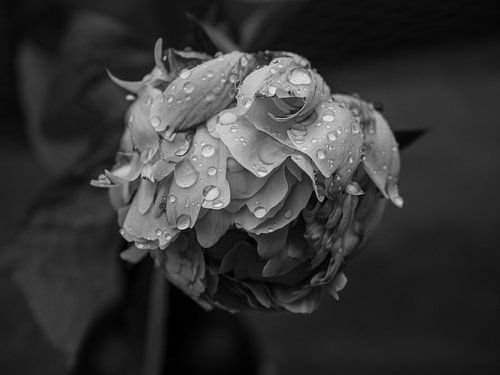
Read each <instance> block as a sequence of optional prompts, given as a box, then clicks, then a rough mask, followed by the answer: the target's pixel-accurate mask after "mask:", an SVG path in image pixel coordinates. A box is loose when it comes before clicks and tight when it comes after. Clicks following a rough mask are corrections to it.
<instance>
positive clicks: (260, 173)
mask: <svg viewBox="0 0 500 375" xmlns="http://www.w3.org/2000/svg"><path fill="white" fill-rule="evenodd" d="M266 175H267V169H266V168H264V167H260V168H259V169H257V176H259V177H265V176H266Z"/></svg>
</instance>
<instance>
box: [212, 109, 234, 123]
mask: <svg viewBox="0 0 500 375" xmlns="http://www.w3.org/2000/svg"><path fill="white" fill-rule="evenodd" d="M236 120H237V117H236V115H235V114H234V113H232V112H229V111H227V112H222V113H221V114H220V115H219V117H218V118H217V121H218V123H219V124H221V125H231V124H234V123H235V122H236Z"/></svg>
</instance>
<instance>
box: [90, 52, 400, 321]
mask: <svg viewBox="0 0 500 375" xmlns="http://www.w3.org/2000/svg"><path fill="white" fill-rule="evenodd" d="M155 61H156V66H155V68H154V69H153V71H152V72H151V73H150V74H148V75H146V76H145V77H144V79H143V80H142V81H139V82H124V81H121V80H119V79H117V78H114V77H112V78H113V80H114V81H115V82H116V83H117V84H118V85H120V86H122V87H124V88H125V89H127V90H128V91H129V92H130V93H131V94H129V95H134V97H133V100H134V101H133V103H132V105H131V106H130V108H129V110H128V112H127V114H126V123H127V127H126V130H125V132H124V134H123V138H122V142H121V149H120V151H119V152H118V154H117V158H116V165H115V166H114V167H113V168H112V169H111V170H109V171H108V170H106V171H104V174H102V175H101V176H99V177H98V178H97V179H96V180H94V181H92V184H93V185H95V186H100V187H108V188H109V189H110V196H111V202H112V204H113V206H114V207H115V208H116V210H117V212H118V220H119V224H120V226H121V229H120V233H121V235H122V236H123V237H124V238H125V239H126V240H127V241H129V242H133V243H134V245H133V246H132V247H131V248H129V249H128V250H126V251H125V252H124V253H122V257H123V258H124V259H127V260H130V261H137V260H139V259H141V258H142V257H143V256H144V255H146V254H148V253H150V254H151V256H152V257H153V258H154V261H155V264H156V266H157V267H159V268H160V269H162V270H163V272H164V273H165V275H166V277H167V278H168V279H169V280H170V281H171V283H173V284H174V285H176V286H177V287H179V288H180V289H182V290H183V291H184V292H185V293H186V294H188V295H189V296H191V297H192V298H193V299H194V300H195V301H197V302H198V303H199V304H200V305H202V306H203V307H205V308H207V309H209V308H212V307H213V306H218V307H222V308H225V309H227V310H230V311H237V310H240V309H244V308H251V309H255V310H269V311H291V312H299V313H308V312H311V311H313V310H314V309H315V308H316V307H317V306H318V304H319V300H320V296H321V294H322V292H323V291H324V290H326V291H328V292H329V293H330V294H331V295H332V296H333V297H335V298H338V292H339V291H340V290H341V289H342V288H343V287H344V286H345V284H346V281H347V279H346V277H345V275H344V273H343V269H344V266H345V263H346V261H347V260H348V259H349V258H350V257H351V256H352V255H353V254H354V253H355V251H357V250H358V249H359V248H361V247H362V246H363V245H364V244H365V242H366V240H367V239H368V237H369V236H370V235H371V233H372V232H373V230H374V229H375V227H376V226H377V224H378V222H379V220H380V218H381V216H382V213H383V210H384V207H385V203H386V202H387V200H391V201H392V202H393V203H394V204H395V205H396V206H399V207H401V206H402V204H403V200H402V198H401V197H400V196H399V193H398V187H397V186H398V185H397V183H398V175H399V166H400V165H399V151H398V145H397V143H396V140H395V138H394V136H393V133H392V131H391V129H390V128H389V126H388V124H387V122H386V121H385V119H384V118H383V117H382V115H381V114H380V113H379V112H377V111H376V110H375V109H374V107H373V106H372V105H371V104H370V103H367V102H364V101H362V100H361V99H359V98H358V97H354V96H347V95H336V94H334V95H332V94H331V92H330V89H329V87H328V85H327V84H326V83H325V82H324V80H323V79H322V77H321V76H320V75H319V74H318V73H317V72H316V71H315V70H314V69H312V68H311V66H310V63H309V62H308V61H307V60H306V59H305V58H303V57H301V56H298V55H295V54H292V53H288V52H263V53H256V54H247V53H243V52H238V51H235V52H231V53H227V54H221V53H219V54H217V55H216V56H215V57H212V56H208V55H206V54H203V53H197V52H194V51H187V50H186V51H176V50H173V49H167V50H166V51H163V50H162V47H161V42H159V43H157V46H156V48H155Z"/></svg>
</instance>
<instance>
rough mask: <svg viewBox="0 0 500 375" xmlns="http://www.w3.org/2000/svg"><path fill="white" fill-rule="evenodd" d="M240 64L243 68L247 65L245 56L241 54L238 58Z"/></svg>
mask: <svg viewBox="0 0 500 375" xmlns="http://www.w3.org/2000/svg"><path fill="white" fill-rule="evenodd" d="M240 64H241V66H242V67H243V68H244V67H246V66H247V65H248V60H247V58H246V57H245V56H242V57H241V59H240Z"/></svg>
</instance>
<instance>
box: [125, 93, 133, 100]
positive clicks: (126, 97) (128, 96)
mask: <svg viewBox="0 0 500 375" xmlns="http://www.w3.org/2000/svg"><path fill="white" fill-rule="evenodd" d="M125 99H126V100H128V101H133V100H135V96H134V95H132V94H127V96H125Z"/></svg>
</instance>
